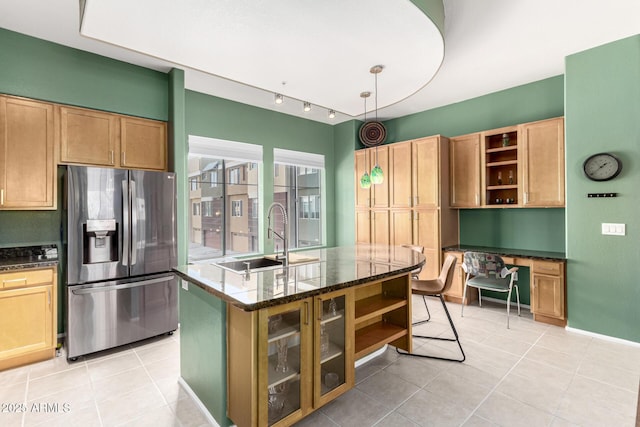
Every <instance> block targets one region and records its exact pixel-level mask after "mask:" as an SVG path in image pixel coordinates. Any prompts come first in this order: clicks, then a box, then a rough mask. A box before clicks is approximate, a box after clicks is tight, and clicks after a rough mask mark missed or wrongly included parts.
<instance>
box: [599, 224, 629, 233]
mask: <svg viewBox="0 0 640 427" xmlns="http://www.w3.org/2000/svg"><path fill="white" fill-rule="evenodd" d="M602 234H605V235H610V236H624V235H625V234H626V226H625V224H615V223H608V222H603V223H602Z"/></svg>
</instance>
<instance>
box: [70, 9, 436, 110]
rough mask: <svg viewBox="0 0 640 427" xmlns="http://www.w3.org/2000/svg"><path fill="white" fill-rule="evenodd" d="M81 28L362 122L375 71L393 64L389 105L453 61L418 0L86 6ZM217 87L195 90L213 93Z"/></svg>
mask: <svg viewBox="0 0 640 427" xmlns="http://www.w3.org/2000/svg"><path fill="white" fill-rule="evenodd" d="M80 32H81V34H82V35H84V36H86V37H89V38H92V39H96V40H100V41H103V42H106V43H109V44H112V45H116V46H121V47H124V48H126V49H129V50H132V51H136V52H140V53H143V54H146V55H149V56H152V57H155V58H159V59H163V60H165V61H169V62H172V63H175V64H179V65H182V66H184V67H188V68H192V69H194V70H198V71H200V72H201V73H204V76H202V77H206V75H207V74H210V75H214V76H218V77H222V78H224V79H228V80H230V81H233V82H239V83H243V84H245V85H248V86H250V87H253V88H258V89H262V90H265V91H267V93H266V94H265V96H271V97H273V93H276V92H277V93H280V94H282V95H284V96H285V103H286V102H287V98H293V99H295V100H297V101H307V102H310V103H311V104H313V105H314V106H320V107H324V108H325V109H333V110H336V111H337V112H341V113H344V114H346V115H349V116H352V117H356V116H359V115H362V114H363V112H364V101H363V100H362V98H360V93H361V92H363V91H370V92H371V93H372V97H371V98H369V100H368V101H367V110H369V111H373V110H374V107H375V90H374V75H373V74H371V73H370V72H369V70H370V68H371V67H372V66H374V65H378V64H380V65H383V66H384V70H383V71H382V73H381V74H379V75H378V97H377V102H378V108H383V107H385V106H389V105H392V104H395V103H398V102H399V101H401V100H403V99H405V98H407V97H409V96H411V95H412V94H414V93H416V92H417V91H419V90H420V89H421V88H422V87H424V86H425V85H426V84H427V83H429V81H430V80H431V79H432V78H433V76H434V75H435V74H436V73H437V71H438V69H439V68H440V65H441V63H442V60H443V57H444V41H443V38H442V35H441V33H440V31H439V30H438V28H437V27H436V25H435V24H434V23H433V22H432V21H431V20H430V19H429V17H427V16H426V15H425V14H424V13H423V12H422V11H421V10H420V9H419V8H418V7H416V6H415V5H414V4H413V3H412V2H411V1H409V0H366V1H362V0H323V1H318V0H272V1H264V0H263V1H256V0H253V1H252V0H236V1H229V0H183V1H175V0H136V1H130V0H86V4H85V10H84V15H83V18H82V23H81V30H80ZM207 81H208V80H207V79H206V78H199V77H198V75H197V74H196V75H195V76H194V79H193V80H192V81H191V82H187V86H188V87H190V88H192V89H194V90H199V91H202V92H204V93H210V92H211V88H207V87H201V86H206V85H207ZM290 101H291V100H290ZM299 108H300V109H302V103H301V102H299ZM312 108H313V107H312Z"/></svg>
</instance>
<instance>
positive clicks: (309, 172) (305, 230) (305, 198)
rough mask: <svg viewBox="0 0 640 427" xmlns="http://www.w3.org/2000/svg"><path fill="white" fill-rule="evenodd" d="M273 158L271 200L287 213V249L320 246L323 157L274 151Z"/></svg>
mask: <svg viewBox="0 0 640 427" xmlns="http://www.w3.org/2000/svg"><path fill="white" fill-rule="evenodd" d="M273 157H274V162H275V164H274V180H273V182H274V189H273V191H274V195H273V200H274V201H276V202H280V203H282V204H283V205H284V206H285V207H286V208H287V212H288V213H289V218H290V221H289V224H288V225H289V230H288V231H289V236H290V238H289V247H290V248H303V247H309V246H320V245H322V244H324V240H323V232H322V229H323V218H322V215H321V214H322V203H321V201H322V199H321V194H322V183H323V180H324V176H323V175H324V156H322V155H318V154H311V153H303V152H299V151H290V150H281V149H274V156H273ZM276 225H277V224H276ZM276 231H278V232H280V231H281V230H278V229H276Z"/></svg>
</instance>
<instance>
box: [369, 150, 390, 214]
mask: <svg viewBox="0 0 640 427" xmlns="http://www.w3.org/2000/svg"><path fill="white" fill-rule="evenodd" d="M369 156H370V157H371V158H370V164H371V168H372V169H373V167H374V166H375V165H376V163H377V164H378V165H379V166H380V167H381V168H382V172H383V173H384V175H385V176H384V180H383V181H382V183H381V184H371V198H372V202H371V206H372V207H374V208H388V207H389V147H388V146H383V147H376V148H371V149H369Z"/></svg>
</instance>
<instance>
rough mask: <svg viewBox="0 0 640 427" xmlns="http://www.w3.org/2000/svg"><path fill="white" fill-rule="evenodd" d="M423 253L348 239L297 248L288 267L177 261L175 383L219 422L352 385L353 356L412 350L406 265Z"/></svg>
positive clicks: (417, 262) (272, 420)
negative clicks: (388, 348) (394, 349)
mask: <svg viewBox="0 0 640 427" xmlns="http://www.w3.org/2000/svg"><path fill="white" fill-rule="evenodd" d="M295 261H301V262H299V263H296V262H295ZM424 262H425V259H424V257H423V256H422V255H420V254H418V253H416V252H414V251H412V250H410V249H407V248H403V247H392V246H386V245H356V246H348V247H336V248H327V249H319V250H311V251H305V252H297V253H296V254H291V256H290V265H289V266H288V267H282V266H274V267H267V268H266V269H253V270H249V271H246V270H243V271H240V272H234V271H231V270H229V269H226V268H222V267H220V266H218V265H215V264H191V265H186V266H180V267H178V268H176V269H175V271H176V273H177V274H178V275H179V276H180V277H182V278H183V279H184V281H185V282H183V286H182V292H181V295H180V298H181V311H180V324H181V332H180V334H181V378H182V381H183V382H184V384H183V385H186V386H187V388H188V389H190V390H192V391H193V393H194V394H195V395H196V396H197V397H198V399H199V400H200V401H201V402H202V403H203V405H204V406H205V407H206V409H207V410H208V411H209V412H210V413H211V414H212V416H213V417H214V418H215V420H216V422H217V423H218V424H220V425H230V424H232V423H235V424H237V425H238V426H244V425H290V424H292V423H294V422H296V421H298V420H300V419H301V418H303V417H304V416H306V415H308V414H309V413H311V412H313V411H314V410H316V409H318V408H319V407H321V406H322V405H324V404H325V403H327V402H329V401H331V400H332V399H335V398H336V397H338V396H339V395H341V394H342V393H344V392H346V391H347V390H349V389H350V388H352V387H353V386H354V382H355V378H354V377H355V361H356V360H357V359H360V358H362V357H364V356H366V355H368V354H370V353H372V352H374V351H376V350H378V349H380V348H382V347H383V346H384V345H386V344H391V345H393V346H396V347H399V348H403V349H405V350H407V351H411V304H410V301H411V281H410V278H411V271H412V270H414V269H416V268H418V267H420V266H422V265H423V264H424ZM188 283H190V284H191V286H190V285H188ZM193 285H195V286H193ZM183 302H184V303H187V304H183ZM186 307H188V309H186ZM183 308H185V310H183ZM227 417H228V418H227Z"/></svg>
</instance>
